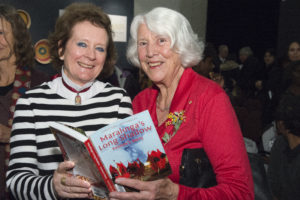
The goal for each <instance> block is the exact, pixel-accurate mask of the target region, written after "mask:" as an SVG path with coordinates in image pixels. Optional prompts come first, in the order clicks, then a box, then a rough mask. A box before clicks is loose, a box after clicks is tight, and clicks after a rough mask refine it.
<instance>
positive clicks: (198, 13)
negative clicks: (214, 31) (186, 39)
mask: <svg viewBox="0 0 300 200" xmlns="http://www.w3.org/2000/svg"><path fill="white" fill-rule="evenodd" d="M207 1H208V0H151V1H149V0H134V15H137V14H140V13H144V12H147V11H149V10H151V9H152V8H154V7H158V6H162V7H167V8H170V9H173V10H176V11H178V12H180V13H182V14H183V15H184V16H185V17H186V18H187V19H188V20H189V21H190V23H191V25H192V27H193V30H194V31H195V33H197V34H198V36H199V38H200V39H201V40H203V41H204V40H205V35H206V14H207V12H206V10H207Z"/></svg>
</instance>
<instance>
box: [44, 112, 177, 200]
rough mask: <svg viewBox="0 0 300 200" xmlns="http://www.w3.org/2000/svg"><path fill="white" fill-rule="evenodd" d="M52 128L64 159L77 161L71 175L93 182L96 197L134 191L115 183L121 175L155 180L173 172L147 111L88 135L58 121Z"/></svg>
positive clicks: (52, 124)
mask: <svg viewBox="0 0 300 200" xmlns="http://www.w3.org/2000/svg"><path fill="white" fill-rule="evenodd" d="M49 127H50V129H51V131H52V133H53V134H54V136H55V138H56V141H57V143H58V145H59V147H60V149H61V152H62V154H63V157H64V159H65V160H71V161H73V162H75V167H74V168H73V170H72V174H73V175H74V176H77V177H78V178H81V179H84V180H87V181H89V182H90V183H91V185H92V191H93V196H94V199H97V200H98V199H100V200H104V199H108V193H109V192H112V191H123V192H124V191H131V190H130V188H125V187H123V186H121V185H118V184H115V183H114V181H115V179H116V178H118V177H127V178H135V179H139V180H143V181H152V180H156V179H159V178H163V177H166V176H168V175H170V174H171V173H172V171H171V167H170V164H169V161H168V158H167V155H166V153H165V150H164V147H163V145H162V143H161V140H160V138H159V135H158V133H157V131H156V128H155V126H154V124H153V121H152V119H151V116H150V114H149V112H148V110H145V111H143V112H140V113H137V114H135V115H132V116H129V117H127V118H124V119H121V120H118V121H116V122H114V123H112V124H109V125H107V126H105V127H103V128H100V129H99V130H97V131H95V132H94V133H92V134H90V135H89V136H87V135H86V134H85V133H84V131H83V130H81V129H79V128H76V127H72V126H69V125H67V124H62V123H59V122H51V123H50V124H49Z"/></svg>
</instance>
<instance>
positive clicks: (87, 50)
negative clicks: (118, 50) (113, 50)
mask: <svg viewBox="0 0 300 200" xmlns="http://www.w3.org/2000/svg"><path fill="white" fill-rule="evenodd" d="M71 34H72V35H71V37H70V39H69V40H68V42H67V44H66V47H65V50H64V52H62V49H60V50H59V51H60V52H59V53H62V55H61V57H60V58H61V59H62V60H64V68H63V69H64V72H65V74H66V75H67V76H68V78H69V79H70V80H71V81H73V82H74V83H75V84H77V85H80V86H83V85H84V84H86V83H88V82H90V81H93V80H95V79H96V77H97V76H98V75H99V74H100V72H101V71H102V69H103V66H104V63H105V59H106V55H107V44H108V35H107V32H106V30H105V29H104V28H101V27H98V26H95V25H93V24H91V23H90V22H89V21H83V22H79V23H77V24H76V25H74V27H73V29H72V33H71Z"/></svg>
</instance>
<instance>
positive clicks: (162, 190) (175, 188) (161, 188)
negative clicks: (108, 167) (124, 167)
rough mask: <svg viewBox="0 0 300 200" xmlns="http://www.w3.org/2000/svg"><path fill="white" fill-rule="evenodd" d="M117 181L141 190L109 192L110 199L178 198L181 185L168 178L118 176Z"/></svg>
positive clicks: (172, 199)
mask: <svg viewBox="0 0 300 200" xmlns="http://www.w3.org/2000/svg"><path fill="white" fill-rule="evenodd" d="M116 183H117V184H120V185H124V186H128V187H131V188H134V189H137V190H139V192H111V193H110V194H109V196H110V200H117V199H119V200H146V199H149V200H150V199H151V200H154V199H161V200H163V199H166V200H176V199H177V196H178V192H179V185H177V184H175V183H173V182H172V181H171V180H170V179H168V178H165V179H160V180H156V181H140V180H136V179H130V178H118V179H116Z"/></svg>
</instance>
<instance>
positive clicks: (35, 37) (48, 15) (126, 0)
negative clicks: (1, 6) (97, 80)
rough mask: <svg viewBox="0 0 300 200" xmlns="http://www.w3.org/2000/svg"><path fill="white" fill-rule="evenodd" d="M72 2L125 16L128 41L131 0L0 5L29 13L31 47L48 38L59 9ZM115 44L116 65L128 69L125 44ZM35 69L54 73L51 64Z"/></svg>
mask: <svg viewBox="0 0 300 200" xmlns="http://www.w3.org/2000/svg"><path fill="white" fill-rule="evenodd" d="M72 2H92V3H94V4H96V5H99V6H100V7H102V9H103V10H104V12H106V13H107V14H112V15H122V16H127V40H128V38H129V26H130V22H131V21H132V18H133V0H79V1H76V0H1V3H7V4H10V5H12V6H14V7H15V8H16V9H23V10H25V11H27V12H28V13H29V15H30V17H31V26H30V28H29V30H30V33H31V36H32V42H33V45H34V44H35V43H36V42H37V41H39V40H40V39H47V38H48V35H49V33H50V32H52V31H53V29H54V26H55V21H56V19H57V17H58V15H59V9H64V8H65V7H66V6H67V5H69V4H71V3H72ZM115 44H116V49H117V52H118V61H117V65H119V66H121V67H128V66H129V64H128V62H127V60H126V54H125V52H126V47H127V42H115ZM36 67H37V68H39V69H41V70H42V71H45V72H47V73H50V74H54V73H55V71H54V70H53V68H52V66H51V63H50V64H40V63H38V62H36Z"/></svg>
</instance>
